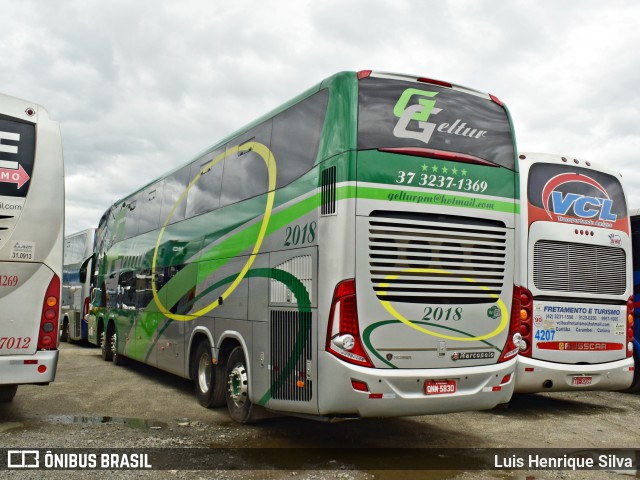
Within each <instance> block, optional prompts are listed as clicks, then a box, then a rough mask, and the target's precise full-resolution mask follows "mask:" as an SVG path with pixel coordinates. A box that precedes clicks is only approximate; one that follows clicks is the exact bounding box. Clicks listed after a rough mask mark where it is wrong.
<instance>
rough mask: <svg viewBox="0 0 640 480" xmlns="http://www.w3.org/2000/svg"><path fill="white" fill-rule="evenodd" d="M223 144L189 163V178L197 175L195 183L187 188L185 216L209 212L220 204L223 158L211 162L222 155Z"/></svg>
mask: <svg viewBox="0 0 640 480" xmlns="http://www.w3.org/2000/svg"><path fill="white" fill-rule="evenodd" d="M224 152H225V146H222V147H221V148H217V149H215V150H214V151H213V152H211V153H207V154H206V155H203V156H202V157H200V158H197V159H196V160H194V161H193V162H192V163H191V169H190V171H189V179H190V181H193V180H194V179H195V178H196V177H199V178H198V180H197V181H196V183H195V184H194V185H193V186H192V187H191V189H190V190H189V194H188V197H187V213H186V216H187V218H190V217H193V216H195V215H198V214H200V213H205V212H210V211H211V210H215V209H216V208H218V207H219V206H220V189H221V186H222V167H223V165H224V159H220V160H219V161H218V162H217V163H216V164H214V165H211V162H212V161H213V160H215V159H216V158H218V157H220V155H223V154H224Z"/></svg>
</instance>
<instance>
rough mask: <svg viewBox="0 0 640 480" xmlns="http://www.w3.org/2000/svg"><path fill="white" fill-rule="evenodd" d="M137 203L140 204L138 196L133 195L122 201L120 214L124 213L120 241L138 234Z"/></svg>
mask: <svg viewBox="0 0 640 480" xmlns="http://www.w3.org/2000/svg"><path fill="white" fill-rule="evenodd" d="M138 203H140V194H137V195H134V196H133V197H129V198H127V199H125V200H123V201H122V203H121V205H120V212H121V213H124V230H123V232H122V240H126V239H127V238H131V237H134V236H136V235H137V234H138V212H137V211H136V210H137V208H138Z"/></svg>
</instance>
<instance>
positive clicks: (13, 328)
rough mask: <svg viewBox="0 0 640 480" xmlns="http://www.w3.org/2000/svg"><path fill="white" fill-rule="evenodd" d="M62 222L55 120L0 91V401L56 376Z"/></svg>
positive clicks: (61, 182)
mask: <svg viewBox="0 0 640 480" xmlns="http://www.w3.org/2000/svg"><path fill="white" fill-rule="evenodd" d="M63 224H64V175H63V161H62V144H61V141H60V129H59V127H58V124H57V123H56V122H53V121H51V120H50V119H49V115H48V113H47V111H46V110H45V109H43V108H42V107H40V106H38V105H36V104H34V103H31V102H27V101H24V100H20V99H17V98H13V97H9V96H6V95H1V94H0V401H5V402H6V401H11V400H12V399H13V397H14V395H15V394H16V391H17V388H18V385H21V384H41V385H46V384H48V383H49V382H51V381H53V379H54V378H55V374H56V366H57V361H58V349H57V348H58V316H59V311H60V277H61V275H62V238H63Z"/></svg>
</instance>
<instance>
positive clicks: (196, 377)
mask: <svg viewBox="0 0 640 480" xmlns="http://www.w3.org/2000/svg"><path fill="white" fill-rule="evenodd" d="M191 372H192V375H193V387H194V390H195V392H196V399H197V400H198V403H199V404H200V405H202V406H203V407H205V408H210V407H222V406H224V405H225V404H226V398H225V383H224V378H223V376H222V367H219V366H215V365H213V363H212V361H211V344H210V343H209V340H206V339H205V340H202V341H201V342H200V343H198V346H197V347H196V350H195V353H194V355H193V357H192V358H191Z"/></svg>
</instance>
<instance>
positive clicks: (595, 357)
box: [516, 153, 634, 393]
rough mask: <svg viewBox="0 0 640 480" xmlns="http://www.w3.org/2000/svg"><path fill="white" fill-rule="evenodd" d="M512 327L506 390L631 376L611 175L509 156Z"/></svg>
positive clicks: (627, 242) (618, 214)
mask: <svg viewBox="0 0 640 480" xmlns="http://www.w3.org/2000/svg"><path fill="white" fill-rule="evenodd" d="M518 163H519V165H520V175H521V177H520V179H521V181H520V191H521V195H520V199H521V201H522V203H523V208H522V211H521V216H520V218H521V223H520V226H521V229H520V235H519V238H520V240H519V241H520V251H521V255H520V256H519V265H518V267H519V268H518V270H519V272H520V273H519V277H520V281H519V283H520V286H521V298H520V304H521V319H522V325H521V333H522V337H523V341H522V343H521V346H520V348H521V351H520V355H519V358H518V374H517V375H516V392H522V393H531V392H543V391H562V390H575V389H587V390H621V389H625V388H627V387H629V385H630V384H631V381H632V379H633V370H634V361H633V343H632V341H633V273H632V258H631V237H630V228H629V217H628V214H627V203H626V199H625V192H624V188H623V186H622V183H621V178H620V175H619V174H617V173H615V172H613V171H611V170H609V169H607V168H604V167H601V166H598V165H596V164H594V163H592V162H589V161H585V160H581V159H576V158H574V157H568V156H565V157H563V156H559V155H550V154H539V153H523V154H521V155H519V161H518Z"/></svg>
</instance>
